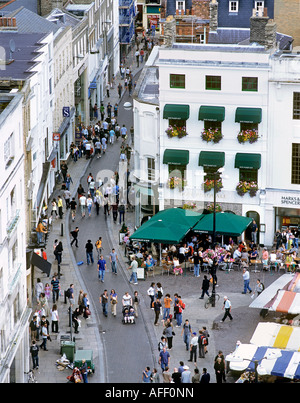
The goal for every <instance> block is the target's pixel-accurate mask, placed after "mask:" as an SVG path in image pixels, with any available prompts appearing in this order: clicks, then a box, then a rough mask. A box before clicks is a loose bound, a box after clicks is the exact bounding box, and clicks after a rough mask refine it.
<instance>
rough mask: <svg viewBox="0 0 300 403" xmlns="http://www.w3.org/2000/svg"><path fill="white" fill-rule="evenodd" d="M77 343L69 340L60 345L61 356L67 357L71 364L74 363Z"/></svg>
mask: <svg viewBox="0 0 300 403" xmlns="http://www.w3.org/2000/svg"><path fill="white" fill-rule="evenodd" d="M75 350H76V349H75V342H74V341H69V340H63V341H62V342H61V344H60V354H61V355H64V354H65V355H66V357H67V359H68V360H69V361H70V362H73V361H74V356H75Z"/></svg>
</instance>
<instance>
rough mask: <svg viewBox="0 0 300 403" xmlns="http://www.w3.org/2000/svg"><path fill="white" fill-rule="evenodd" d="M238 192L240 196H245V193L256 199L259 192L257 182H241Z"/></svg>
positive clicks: (237, 188)
mask: <svg viewBox="0 0 300 403" xmlns="http://www.w3.org/2000/svg"><path fill="white" fill-rule="evenodd" d="M236 191H237V194H238V195H239V196H244V194H245V193H249V195H250V196H251V197H254V196H256V193H257V191H258V185H257V182H254V181H252V182H247V181H240V182H239V183H238V185H237V187H236Z"/></svg>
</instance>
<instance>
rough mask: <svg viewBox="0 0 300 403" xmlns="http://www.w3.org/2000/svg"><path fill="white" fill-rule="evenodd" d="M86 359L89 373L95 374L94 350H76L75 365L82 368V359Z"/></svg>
mask: <svg viewBox="0 0 300 403" xmlns="http://www.w3.org/2000/svg"><path fill="white" fill-rule="evenodd" d="M83 359H85V361H86V364H87V367H88V373H89V374H93V373H94V372H95V365H94V360H93V350H78V351H76V354H75V358H74V367H77V368H80V367H81V366H82V360H83Z"/></svg>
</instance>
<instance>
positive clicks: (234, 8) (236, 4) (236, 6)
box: [229, 1, 239, 13]
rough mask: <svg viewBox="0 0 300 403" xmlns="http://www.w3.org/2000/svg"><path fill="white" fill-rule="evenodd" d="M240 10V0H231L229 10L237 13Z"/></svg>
mask: <svg viewBox="0 0 300 403" xmlns="http://www.w3.org/2000/svg"><path fill="white" fill-rule="evenodd" d="M238 11H239V2H238V1H229V12H230V13H237V12H238Z"/></svg>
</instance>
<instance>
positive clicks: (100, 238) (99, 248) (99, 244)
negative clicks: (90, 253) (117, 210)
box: [95, 236, 102, 260]
mask: <svg viewBox="0 0 300 403" xmlns="http://www.w3.org/2000/svg"><path fill="white" fill-rule="evenodd" d="M95 246H96V250H97V257H98V260H99V259H100V256H101V254H102V237H101V236H100V237H99V239H98V240H97V241H96V243H95Z"/></svg>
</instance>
